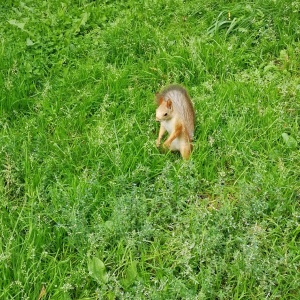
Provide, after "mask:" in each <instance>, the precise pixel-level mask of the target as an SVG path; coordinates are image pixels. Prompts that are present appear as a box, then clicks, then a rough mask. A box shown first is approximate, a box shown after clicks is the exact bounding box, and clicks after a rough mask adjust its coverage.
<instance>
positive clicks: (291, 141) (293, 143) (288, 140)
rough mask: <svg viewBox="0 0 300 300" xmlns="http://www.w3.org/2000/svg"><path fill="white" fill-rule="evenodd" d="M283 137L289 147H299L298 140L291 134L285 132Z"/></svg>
mask: <svg viewBox="0 0 300 300" xmlns="http://www.w3.org/2000/svg"><path fill="white" fill-rule="evenodd" d="M282 138H283V140H284V142H285V144H286V145H287V147H288V148H296V147H297V141H296V140H295V139H294V138H293V137H292V136H290V135H288V134H287V133H285V132H284V133H283V134H282Z"/></svg>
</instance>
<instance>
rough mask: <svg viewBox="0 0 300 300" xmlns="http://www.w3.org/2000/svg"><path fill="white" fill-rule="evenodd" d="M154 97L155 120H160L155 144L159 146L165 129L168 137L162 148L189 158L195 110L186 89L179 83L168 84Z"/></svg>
mask: <svg viewBox="0 0 300 300" xmlns="http://www.w3.org/2000/svg"><path fill="white" fill-rule="evenodd" d="M155 98H156V103H157V105H158V108H157V109H156V121H158V122H160V129H159V134H158V138H157V140H156V146H157V147H159V146H160V142H161V138H162V137H163V135H164V133H165V132H166V131H167V132H168V133H169V137H168V138H167V140H166V141H165V142H164V143H163V148H165V149H170V150H171V151H180V154H181V156H182V158H183V159H189V157H190V154H191V152H192V148H193V146H192V141H193V136H194V120H195V111H194V108H193V104H192V101H191V99H190V97H189V95H188V93H187V91H186V89H185V88H183V87H182V86H180V85H170V86H168V87H167V88H165V89H163V90H162V91H161V92H160V93H157V94H156V95H155Z"/></svg>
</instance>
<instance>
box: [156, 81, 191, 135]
mask: <svg viewBox="0 0 300 300" xmlns="http://www.w3.org/2000/svg"><path fill="white" fill-rule="evenodd" d="M156 98H157V100H159V99H161V98H163V99H164V101H167V100H168V99H170V100H171V101H172V104H173V107H174V111H175V112H176V114H177V115H178V116H179V118H180V119H181V121H182V122H183V123H184V125H185V127H186V129H187V131H188V133H189V136H190V138H191V139H192V138H193V135H194V121H195V112H194V108H193V104H192V101H191V99H190V97H189V95H188V93H187V91H186V89H185V88H183V87H182V86H180V85H170V86H168V87H167V88H165V89H163V90H162V91H161V92H160V93H159V94H158V95H156Z"/></svg>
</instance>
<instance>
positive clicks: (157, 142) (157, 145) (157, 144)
mask: <svg viewBox="0 0 300 300" xmlns="http://www.w3.org/2000/svg"><path fill="white" fill-rule="evenodd" d="M159 146H160V140H159V139H157V140H156V147H157V148H158V147H159Z"/></svg>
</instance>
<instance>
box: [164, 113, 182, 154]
mask: <svg viewBox="0 0 300 300" xmlns="http://www.w3.org/2000/svg"><path fill="white" fill-rule="evenodd" d="M175 124H176V118H172V119H170V120H164V121H162V122H161V125H162V126H163V127H164V128H165V129H166V130H167V131H168V133H169V134H171V133H172V132H173V131H174V129H175ZM184 142H185V141H184V139H183V137H182V136H178V137H177V138H176V139H174V140H173V141H172V143H171V145H170V150H172V151H177V150H180V149H181V146H182V143H184Z"/></svg>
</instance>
